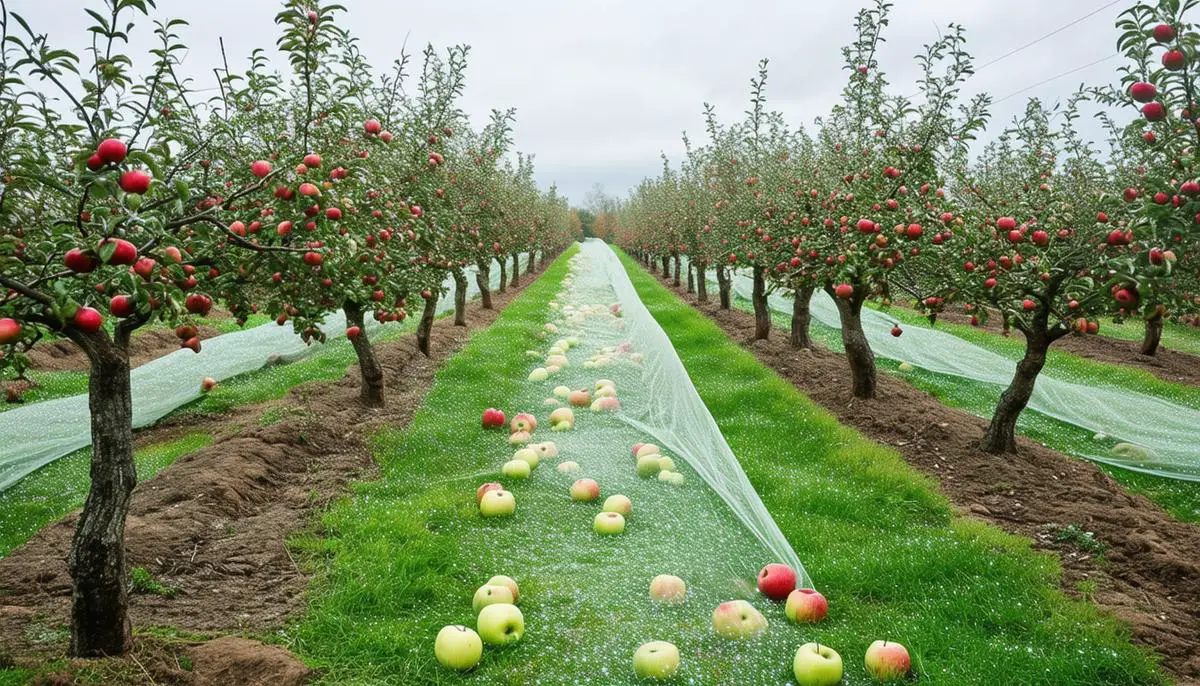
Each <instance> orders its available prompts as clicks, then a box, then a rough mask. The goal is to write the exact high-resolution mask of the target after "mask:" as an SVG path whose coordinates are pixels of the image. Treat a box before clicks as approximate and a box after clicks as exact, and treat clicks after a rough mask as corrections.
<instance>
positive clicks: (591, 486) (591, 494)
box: [571, 479, 600, 503]
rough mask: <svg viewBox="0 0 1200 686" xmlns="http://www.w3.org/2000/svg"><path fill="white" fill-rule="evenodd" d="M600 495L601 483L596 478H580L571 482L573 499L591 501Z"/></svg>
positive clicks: (583, 501)
mask: <svg viewBox="0 0 1200 686" xmlns="http://www.w3.org/2000/svg"><path fill="white" fill-rule="evenodd" d="M599 497H600V484H598V483H596V481H595V479H579V480H578V481H576V482H575V483H573V484H571V500H574V501H575V502H580V503H590V502H592V501H593V500H595V499H596V498H599Z"/></svg>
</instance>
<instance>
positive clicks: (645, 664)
mask: <svg viewBox="0 0 1200 686" xmlns="http://www.w3.org/2000/svg"><path fill="white" fill-rule="evenodd" d="M633 671H634V673H635V674H637V676H638V678H639V679H654V680H666V679H670V678H672V677H674V676H675V672H678V671H679V648H676V647H675V645H674V644H672V643H668V642H667V641H651V642H649V643H643V644H642V645H640V646H638V649H637V650H636V651H634V653H633Z"/></svg>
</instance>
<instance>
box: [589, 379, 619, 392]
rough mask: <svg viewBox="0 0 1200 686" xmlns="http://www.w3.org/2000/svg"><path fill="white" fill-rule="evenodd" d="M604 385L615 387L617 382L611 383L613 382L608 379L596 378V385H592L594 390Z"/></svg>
mask: <svg viewBox="0 0 1200 686" xmlns="http://www.w3.org/2000/svg"><path fill="white" fill-rule="evenodd" d="M605 386H607V387H609V388H613V389H616V387H617V384H615V383H613V382H612V381H611V380H610V379H597V380H596V385H595V387H594V388H595V390H597V391H598V390H600V389H601V388H604V387H605Z"/></svg>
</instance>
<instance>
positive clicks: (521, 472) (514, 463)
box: [500, 460, 530, 479]
mask: <svg viewBox="0 0 1200 686" xmlns="http://www.w3.org/2000/svg"><path fill="white" fill-rule="evenodd" d="M500 471H502V472H504V476H507V477H508V478H510V479H525V478H528V477H529V472H530V469H529V463H528V462H526V461H525V460H509V461H508V462H505V463H504V466H503V467H501V468H500Z"/></svg>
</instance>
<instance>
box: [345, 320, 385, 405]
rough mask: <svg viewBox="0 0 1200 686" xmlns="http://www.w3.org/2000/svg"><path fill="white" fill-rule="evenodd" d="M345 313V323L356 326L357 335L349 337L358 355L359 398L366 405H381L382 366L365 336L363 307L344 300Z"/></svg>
mask: <svg viewBox="0 0 1200 686" xmlns="http://www.w3.org/2000/svg"><path fill="white" fill-rule="evenodd" d="M342 311H344V312H345V313H346V323H347V324H348V325H349V326H357V327H358V335H357V336H355V337H354V338H351V339H350V344H351V345H353V346H354V354H355V355H357V356H358V372H359V385H360V387H361V392H360V393H359V400H361V401H362V404H363V405H366V406H367V407H383V367H381V366H379V360H378V358H376V357H375V347H374V346H372V345H371V339H369V338H367V327H365V326H363V309H362V308H361V307H360V306H359V305H358V303H353V302H346V303H344V304H343V305H342Z"/></svg>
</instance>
